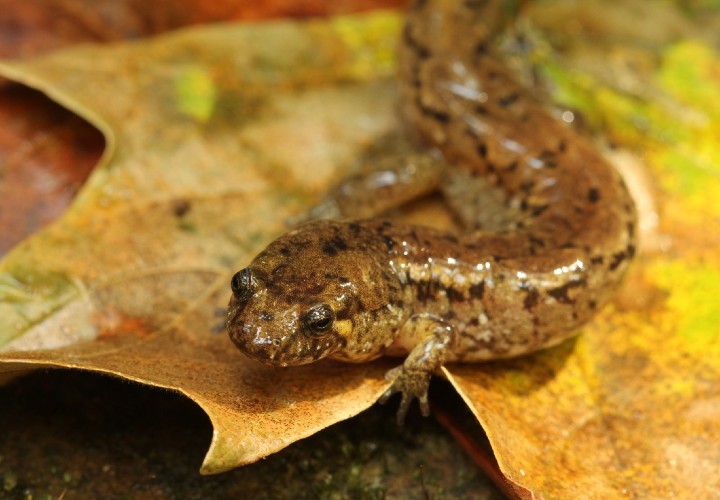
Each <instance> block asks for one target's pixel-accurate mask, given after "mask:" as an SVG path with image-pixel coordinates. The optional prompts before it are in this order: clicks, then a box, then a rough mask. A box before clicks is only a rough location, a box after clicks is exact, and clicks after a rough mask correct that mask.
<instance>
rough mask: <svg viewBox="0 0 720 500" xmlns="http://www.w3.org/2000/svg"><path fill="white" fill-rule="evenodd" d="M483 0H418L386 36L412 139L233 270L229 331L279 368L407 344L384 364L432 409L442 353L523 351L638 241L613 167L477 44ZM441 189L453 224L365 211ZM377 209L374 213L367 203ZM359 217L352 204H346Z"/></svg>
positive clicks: (557, 331) (604, 286) (615, 272)
mask: <svg viewBox="0 0 720 500" xmlns="http://www.w3.org/2000/svg"><path fill="white" fill-rule="evenodd" d="M497 11H498V8H497V5H494V4H493V1H492V0H490V1H462V0H418V1H416V2H415V4H414V6H412V7H411V8H410V11H409V13H408V17H407V22H406V25H405V28H404V31H403V36H402V42H401V44H400V45H401V46H400V49H399V82H400V84H399V87H400V90H399V94H400V101H401V102H400V109H401V115H402V119H403V122H404V124H405V128H406V135H407V136H408V137H410V139H408V141H411V142H412V143H413V144H414V145H413V148H405V149H403V148H398V150H397V151H390V150H391V149H392V148H388V150H389V151H388V155H387V158H385V159H384V160H382V161H378V162H377V165H375V167H374V169H373V168H371V169H367V170H365V171H363V172H361V173H359V174H356V175H354V176H353V177H350V178H348V179H347V180H345V181H344V182H341V184H340V185H339V186H338V187H337V188H336V189H335V190H333V191H332V192H331V193H330V194H329V195H328V197H327V199H326V200H324V201H323V202H322V203H320V204H319V205H318V207H316V208H315V209H314V210H313V211H311V214H312V215H313V216H317V215H322V216H335V217H337V218H340V219H343V220H330V219H323V220H313V221H311V222H307V223H305V224H303V225H301V226H299V227H298V228H297V229H295V230H292V231H290V232H289V233H287V234H285V235H283V236H281V237H280V238H278V239H277V240H275V241H274V242H272V243H271V244H270V245H269V246H268V247H267V248H266V249H265V250H263V251H262V252H261V253H260V254H259V255H258V256H257V257H255V259H254V260H253V261H252V262H251V263H250V265H249V266H248V267H246V268H245V269H242V270H241V271H239V272H238V273H237V274H235V276H233V278H232V282H231V287H232V293H233V295H232V298H231V300H230V305H229V311H228V330H229V334H230V338H231V339H232V340H233V342H234V343H235V344H236V345H237V347H238V348H240V350H241V351H242V352H244V353H245V354H246V355H247V356H249V357H251V358H254V359H256V360H259V361H262V362H264V363H268V364H271V365H278V366H290V365H300V364H305V363H311V362H314V361H317V360H319V359H321V358H325V357H329V358H334V359H340V360H343V361H348V362H366V361H370V360H372V359H375V358H378V357H379V356H383V355H390V356H406V357H405V360H404V362H403V363H402V364H401V365H400V366H398V367H397V368H395V369H393V370H391V371H390V372H388V379H389V380H392V381H393V383H392V386H391V387H390V389H389V390H388V391H387V392H386V394H385V395H384V396H383V397H384V398H387V397H388V396H389V395H391V394H393V393H395V392H401V393H402V395H403V397H402V401H401V404H400V409H399V411H398V418H399V420H400V421H402V419H403V418H404V416H405V413H406V412H407V409H408V405H409V404H410V402H411V401H412V399H414V398H417V399H418V400H419V402H420V407H421V410H422V412H423V414H426V415H427V414H428V403H427V387H428V383H429V380H430V376H431V374H432V373H434V372H436V371H437V370H438V369H439V367H440V366H441V365H443V364H445V363H447V362H453V361H457V362H478V361H483V360H494V359H500V358H508V357H513V356H518V355H522V354H527V353H530V352H533V351H537V350H539V349H544V348H546V347H549V346H552V345H555V344H558V343H559V342H562V341H563V340H565V339H567V338H568V337H570V336H572V335H573V334H575V333H576V332H577V331H578V328H579V327H580V326H581V325H582V324H583V323H585V322H586V321H588V319H589V318H591V317H592V316H593V315H594V314H595V313H596V312H597V311H598V310H599V309H600V308H601V307H602V306H603V305H604V304H605V303H607V302H608V300H609V299H610V298H611V297H612V295H613V292H614V290H615V289H616V288H617V285H618V283H619V282H620V280H621V278H622V276H623V275H624V274H625V271H626V268H627V266H628V263H629V262H630V260H631V259H632V257H633V255H634V253H635V245H636V211H635V206H634V204H633V202H632V199H631V198H630V196H629V194H628V191H627V189H626V187H625V185H624V183H623V181H622V179H621V178H620V177H619V176H618V174H617V173H616V172H615V171H614V169H613V168H612V167H611V166H610V165H609V164H608V163H607V162H606V161H605V159H604V158H603V157H602V156H601V155H600V154H599V153H598V152H597V151H596V150H595V149H594V147H593V146H592V145H591V144H590V142H589V141H588V140H587V139H585V138H584V137H582V136H581V135H580V134H578V133H577V131H574V130H573V129H572V128H570V127H569V126H567V125H566V124H564V123H561V122H559V121H558V120H556V119H555V118H553V116H552V114H551V113H550V112H549V111H548V110H547V109H546V108H545V107H544V106H543V105H542V104H539V103H538V102H536V101H535V100H534V99H533V98H531V97H528V94H527V92H526V91H525V90H524V88H523V87H522V86H521V85H520V84H519V83H517V82H516V80H515V79H514V77H513V75H512V74H511V73H510V72H509V70H508V69H507V68H506V67H505V66H504V65H503V64H502V63H501V62H499V60H498V59H496V57H495V56H493V54H492V51H491V50H490V43H489V40H490V37H491V36H492V35H493V33H494V31H496V30H497V26H496V25H497V24H498V21H496V20H497V18H498V16H497ZM433 190H440V191H441V192H442V193H443V194H444V195H445V199H446V202H447V204H448V205H449V206H450V208H451V210H452V211H453V212H454V214H455V215H456V216H457V218H458V219H459V220H460V221H461V222H462V225H463V227H464V230H463V231H461V232H455V233H453V232H450V231H441V230H438V229H433V228H428V227H420V226H414V225H407V224H404V223H401V222H397V221H392V220H383V219H378V218H367V217H368V216H370V215H375V214H378V212H382V211H384V210H386V209H387V208H390V207H392V206H394V205H399V204H402V203H405V202H406V201H408V200H409V199H412V198H414V197H417V196H420V195H421V194H423V193H426V192H429V191H433ZM378 215H379V214H378ZM357 217H360V218H357Z"/></svg>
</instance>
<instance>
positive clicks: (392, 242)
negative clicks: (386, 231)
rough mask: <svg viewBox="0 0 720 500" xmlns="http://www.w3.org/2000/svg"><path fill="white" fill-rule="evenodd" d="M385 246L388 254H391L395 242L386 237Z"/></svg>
mask: <svg viewBox="0 0 720 500" xmlns="http://www.w3.org/2000/svg"><path fill="white" fill-rule="evenodd" d="M385 246H386V247H387V249H388V252H392V251H393V248H395V240H393V239H392V238H389V237H386V238H385Z"/></svg>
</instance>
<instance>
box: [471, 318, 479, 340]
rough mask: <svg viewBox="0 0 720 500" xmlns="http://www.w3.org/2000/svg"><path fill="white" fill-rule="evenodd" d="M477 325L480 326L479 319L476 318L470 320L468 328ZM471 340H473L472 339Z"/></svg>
mask: <svg viewBox="0 0 720 500" xmlns="http://www.w3.org/2000/svg"><path fill="white" fill-rule="evenodd" d="M478 325H480V320H479V319H477V318H472V319H471V320H470V326H478ZM473 340H474V338H473Z"/></svg>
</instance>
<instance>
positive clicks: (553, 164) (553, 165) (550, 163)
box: [545, 160, 558, 168]
mask: <svg viewBox="0 0 720 500" xmlns="http://www.w3.org/2000/svg"><path fill="white" fill-rule="evenodd" d="M557 166H558V164H557V162H556V161H552V160H547V161H546V162H545V168H557Z"/></svg>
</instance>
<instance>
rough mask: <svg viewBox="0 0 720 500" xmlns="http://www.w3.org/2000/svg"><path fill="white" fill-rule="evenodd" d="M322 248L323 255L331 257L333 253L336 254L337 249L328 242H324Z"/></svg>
mask: <svg viewBox="0 0 720 500" xmlns="http://www.w3.org/2000/svg"><path fill="white" fill-rule="evenodd" d="M322 250H323V252H324V253H325V255H329V256H331V257H333V256H335V255H337V254H338V251H337V249H336V248H335V247H334V246H332V245H331V244H330V242H328V243H325V245H323V248H322Z"/></svg>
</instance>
